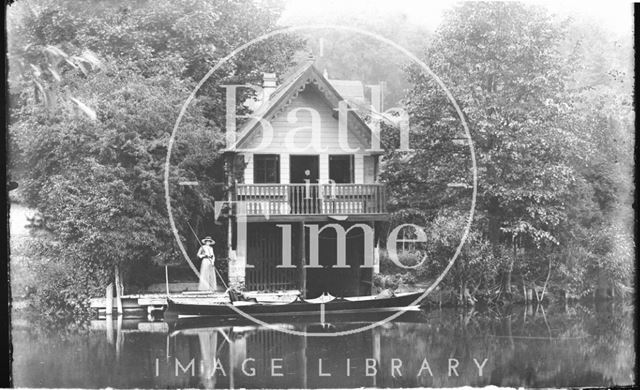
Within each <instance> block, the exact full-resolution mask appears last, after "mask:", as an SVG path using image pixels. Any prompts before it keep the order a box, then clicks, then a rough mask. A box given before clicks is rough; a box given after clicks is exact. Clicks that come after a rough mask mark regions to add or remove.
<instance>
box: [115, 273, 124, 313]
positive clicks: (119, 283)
mask: <svg viewBox="0 0 640 390" xmlns="http://www.w3.org/2000/svg"><path fill="white" fill-rule="evenodd" d="M115 274H116V275H115V279H116V280H115V282H116V308H117V310H118V315H122V313H123V311H122V298H121V295H122V281H121V280H120V267H118V266H117V265H116V268H115Z"/></svg>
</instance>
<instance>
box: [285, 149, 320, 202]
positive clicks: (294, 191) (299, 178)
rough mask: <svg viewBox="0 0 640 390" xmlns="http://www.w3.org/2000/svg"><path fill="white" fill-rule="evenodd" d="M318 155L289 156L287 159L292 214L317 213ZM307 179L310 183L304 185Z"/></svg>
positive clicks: (318, 200)
mask: <svg viewBox="0 0 640 390" xmlns="http://www.w3.org/2000/svg"><path fill="white" fill-rule="evenodd" d="M319 160H320V158H319V157H318V156H291V158H290V160H289V172H290V181H291V184H299V185H292V186H291V187H290V190H289V203H290V205H291V213H292V214H317V213H319V212H320V199H318V193H319V191H318V177H319V176H320V171H319V165H320V163H319ZM305 180H309V183H310V185H308V186H307V185H306V181H305Z"/></svg>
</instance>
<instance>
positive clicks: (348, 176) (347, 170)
mask: <svg viewBox="0 0 640 390" xmlns="http://www.w3.org/2000/svg"><path fill="white" fill-rule="evenodd" d="M329 179H331V180H334V181H335V182H336V183H353V155H350V154H347V155H334V156H329Z"/></svg>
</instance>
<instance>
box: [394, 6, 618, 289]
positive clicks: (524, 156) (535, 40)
mask: <svg viewBox="0 0 640 390" xmlns="http://www.w3.org/2000/svg"><path fill="white" fill-rule="evenodd" d="M567 26H570V24H567V23H562V24H561V23H559V22H558V21H556V20H554V19H553V18H552V17H551V16H550V15H549V14H548V13H546V12H545V10H544V9H542V8H538V7H534V6H529V5H525V4H521V3H465V4H463V5H460V6H457V7H455V8H454V9H452V10H451V11H450V12H449V13H448V14H447V15H446V17H445V19H444V21H443V23H442V25H441V27H440V29H439V30H438V31H436V34H435V37H434V40H433V42H432V44H431V45H430V46H429V48H428V50H427V52H426V53H425V55H424V59H425V61H426V62H427V63H428V65H429V66H430V68H431V69H432V70H433V71H434V72H435V73H436V74H437V75H438V76H439V77H440V78H441V79H442V80H443V82H444V83H445V85H446V86H447V87H448V89H449V90H450V91H451V93H452V94H453V96H454V97H455V99H456V102H457V103H458V105H459V106H460V107H461V109H462V110H463V112H464V115H465V118H464V119H465V120H466V122H467V123H468V124H469V127H470V130H471V137H472V139H473V143H474V148H475V151H476V162H477V167H478V199H477V200H478V202H477V207H476V223H477V226H478V227H479V229H481V231H482V232H483V233H484V234H485V235H486V237H487V238H488V239H489V241H490V243H491V246H492V249H493V258H494V259H500V258H505V259H507V260H508V261H506V262H504V264H505V266H503V267H502V268H501V270H502V278H501V279H502V283H503V287H504V290H505V291H507V292H511V285H512V276H511V275H512V272H513V271H514V269H515V270H517V271H518V274H519V275H520V276H521V278H522V280H523V283H524V282H525V278H531V279H532V280H538V281H540V280H541V279H542V281H544V279H545V278H544V276H546V275H547V274H548V272H551V268H552V267H553V266H559V264H560V262H562V261H563V259H562V258H561V257H559V256H558V257H556V256H555V255H554V254H558V253H560V251H561V249H564V248H568V247H569V246H571V245H574V244H576V241H575V240H576V236H577V235H579V231H585V232H586V231H589V232H590V233H589V234H588V235H587V236H590V238H589V239H588V240H590V241H591V242H592V243H594V240H593V237H592V234H593V233H595V232H596V231H595V230H591V229H597V228H596V226H600V227H602V226H603V225H601V224H594V223H593V221H592V219H593V218H594V217H597V218H599V217H598V215H600V214H602V213H603V212H605V213H607V212H611V210H612V208H613V209H616V210H621V208H620V204H619V203H618V201H617V200H616V199H618V198H619V194H620V193H624V192H625V189H621V190H616V189H611V184H612V183H611V181H619V182H622V183H629V176H628V174H629V173H628V171H626V170H619V169H618V173H616V169H615V167H614V166H613V164H611V163H612V162H613V161H615V159H614V157H613V156H614V154H615V153H618V152H619V151H620V144H619V143H618V144H617V145H613V144H611V142H609V144H608V145H607V142H606V139H607V136H606V135H605V134H602V133H600V135H599V131H598V130H597V129H600V130H601V129H603V128H608V129H611V130H614V128H615V127H616V126H618V128H621V127H620V126H619V125H609V126H603V125H604V124H605V122H606V119H607V118H609V119H610V118H611V115H608V114H605V112H607V110H611V111H614V112H620V104H619V103H613V104H612V105H611V106H609V107H608V108H604V107H603V105H602V104H598V103H597V102H601V103H602V102H604V101H607V97H606V96H607V94H606V93H603V91H602V90H599V91H593V90H591V92H590V93H589V94H587V95H588V98H587V96H584V95H581V94H580V93H578V88H576V80H580V79H582V81H581V82H583V83H584V80H587V79H589V80H594V79H596V80H601V84H604V85H609V84H610V80H607V78H606V75H605V76H604V78H603V76H598V77H600V78H599V79H598V78H597V77H591V76H594V73H597V71H592V72H591V74H588V75H584V74H581V73H580V71H581V69H580V67H579V66H578V65H579V64H585V63H586V64H590V63H589V61H597V60H595V59H588V60H587V61H585V62H580V61H581V60H582V61H584V59H585V58H584V56H581V55H579V53H576V52H572V51H571V50H568V49H567V47H570V48H573V47H574V46H575V45H571V44H567V41H568V40H567V38H565V37H566V33H567V28H566V27H567ZM572 38H573V36H572ZM585 68H589V65H586V66H585ZM590 69H598V67H595V66H594V67H591V68H590ZM587 76H590V77H587ZM409 79H410V81H411V83H412V88H411V90H410V91H409V93H408V95H407V97H406V99H405V103H406V106H407V109H408V111H409V113H410V121H411V132H412V133H411V146H412V148H413V149H414V150H413V151H412V152H403V151H399V150H397V149H393V148H392V149H391V150H390V151H388V153H387V154H386V156H385V159H386V161H385V163H384V165H383V167H384V168H383V178H384V180H385V181H386V182H387V183H388V187H389V188H390V189H391V196H390V199H391V203H390V205H391V207H392V208H393V210H394V211H395V213H396V214H398V215H407V214H410V215H413V216H415V217H416V218H418V219H421V220H423V221H424V222H425V223H427V222H429V221H431V220H433V219H434V218H435V217H436V216H437V215H438V213H439V211H440V210H441V209H454V210H468V208H469V197H470V191H469V190H465V189H464V187H462V188H460V187H456V186H455V184H457V183H462V184H466V185H467V187H469V185H470V184H471V172H470V168H471V163H470V155H469V153H468V147H467V145H466V144H465V142H463V141H464V132H463V128H462V126H461V123H460V119H459V118H458V116H457V114H456V112H455V111H454V108H453V106H452V104H451V103H450V102H449V101H448V99H447V97H446V95H445V94H444V93H443V92H442V91H441V90H440V88H439V87H438V86H437V85H436V83H435V82H434V80H432V79H431V78H430V77H428V76H427V75H425V74H424V73H423V72H422V71H421V70H420V69H418V68H417V67H411V68H410V69H409ZM602 80H604V81H602ZM578 84H579V83H578ZM594 108H595V109H594ZM623 110H625V109H623ZM625 121H626V120H623V122H625ZM625 123H629V122H625ZM622 127H624V126H622ZM611 130H607V131H611ZM607 131H605V133H606V132H607ZM614 131H616V132H618V131H619V130H614ZM603 136H604V137H603ZM620 136H621V137H622V138H625V139H626V136H625V130H622V131H621V133H620ZM383 138H385V139H386V141H387V144H391V145H394V144H395V145H397V136H396V135H395V134H393V133H391V132H389V131H387V132H386V133H385V132H384V130H383ZM614 143H615V142H614ZM625 145H628V143H625ZM625 147H626V146H625ZM605 150H610V151H615V152H613V153H611V152H607V153H604V154H603V152H604V151H605ZM594 153H599V154H601V157H600V158H594ZM627 153H628V152H625V153H624V156H625V158H628V156H629V155H628V154H627ZM629 161H630V160H629ZM592 163H593V164H592ZM590 164H592V165H590ZM616 177H617V179H614V178H616ZM452 184H453V185H454V186H453V187H452ZM622 186H623V187H625V185H622ZM626 188H628V187H626ZM626 191H627V193H628V190H626ZM593 199H595V200H596V201H595V202H594V201H593ZM606 210H610V211H606ZM585 229H586V230H585ZM583 236H584V235H583ZM578 245H579V244H578ZM596 246H597V245H596ZM600 250H603V251H604V252H592V254H591V256H593V257H594V258H597V257H598V256H602V255H603V253H610V251H609V250H607V249H606V246H604V247H603V246H601V248H600ZM545 258H546V259H547V261H544V260H543V261H541V260H542V259H545ZM516 259H519V261H518V262H516ZM554 259H555V260H554ZM609 264H610V263H609ZM595 269H600V270H601V269H603V268H602V264H600V265H596V266H595ZM622 273H624V272H622ZM547 279H548V278H547ZM545 283H546V282H545Z"/></svg>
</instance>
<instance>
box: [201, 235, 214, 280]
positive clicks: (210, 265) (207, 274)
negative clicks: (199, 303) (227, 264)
mask: <svg viewBox="0 0 640 390" xmlns="http://www.w3.org/2000/svg"><path fill="white" fill-rule="evenodd" d="M215 243H216V242H215V241H214V240H213V239H212V238H211V237H209V236H207V237H205V238H204V240H202V246H201V247H200V249H199V250H198V257H199V258H200V260H202V264H201V265H200V285H199V286H198V290H210V291H216V289H217V287H218V286H217V284H216V269H215V261H216V255H215V254H214V253H213V245H214V244H215Z"/></svg>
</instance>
